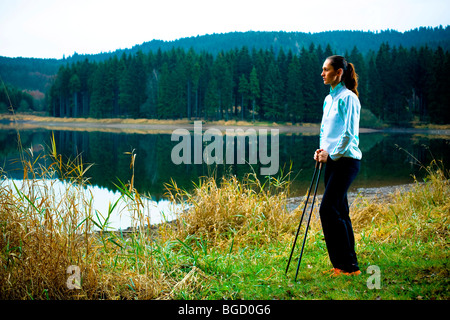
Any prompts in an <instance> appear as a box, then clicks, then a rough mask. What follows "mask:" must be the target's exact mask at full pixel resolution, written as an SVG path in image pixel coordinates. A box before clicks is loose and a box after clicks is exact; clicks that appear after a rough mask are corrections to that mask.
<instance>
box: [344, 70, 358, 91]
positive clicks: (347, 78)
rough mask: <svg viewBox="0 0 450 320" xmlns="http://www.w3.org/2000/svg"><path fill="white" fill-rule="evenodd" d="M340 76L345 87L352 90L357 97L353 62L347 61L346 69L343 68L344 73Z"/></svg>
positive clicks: (356, 75) (356, 81)
mask: <svg viewBox="0 0 450 320" xmlns="http://www.w3.org/2000/svg"><path fill="white" fill-rule="evenodd" d="M342 78H343V81H344V83H345V86H346V87H347V89H349V90H351V91H353V92H354V93H355V94H356V96H358V97H359V93H358V74H357V73H356V72H355V66H354V65H353V63H347V70H344V75H343V76H342Z"/></svg>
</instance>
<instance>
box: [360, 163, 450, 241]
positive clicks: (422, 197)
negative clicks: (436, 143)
mask: <svg viewBox="0 0 450 320" xmlns="http://www.w3.org/2000/svg"><path fill="white" fill-rule="evenodd" d="M422 169H423V170H426V173H427V174H426V178H425V181H423V182H419V181H417V179H415V183H414V184H413V186H412V188H410V189H409V190H408V191H405V190H402V189H399V190H397V191H396V192H395V193H394V194H392V195H391V196H390V197H389V198H388V200H384V201H379V200H378V199H376V198H375V199H371V200H368V199H364V198H360V199H358V201H357V202H356V203H355V204H354V207H353V213H352V222H353V225H354V228H355V232H356V233H360V232H362V231H363V230H370V234H371V236H370V238H371V240H372V241H378V242H388V241H398V240H399V239H401V238H402V239H414V240H416V241H422V242H428V241H434V242H435V243H436V245H437V246H440V247H442V248H446V246H447V244H448V239H449V235H450V221H449V219H450V202H449V201H448V199H450V180H449V177H450V174H449V171H448V170H446V169H445V167H444V165H443V163H442V161H436V160H433V161H432V162H431V163H430V165H428V166H426V167H425V166H422ZM358 237H360V235H358Z"/></svg>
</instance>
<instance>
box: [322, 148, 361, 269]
mask: <svg viewBox="0 0 450 320" xmlns="http://www.w3.org/2000/svg"><path fill="white" fill-rule="evenodd" d="M360 166H361V161H360V160H356V159H351V158H340V159H339V160H336V161H333V160H331V158H330V157H328V160H327V163H326V166H325V192H324V194H323V198H322V203H321V205H320V210H319V212H320V220H321V223H322V229H323V233H324V237H325V242H326V245H327V249H328V255H329V257H330V261H331V263H332V265H333V267H334V268H339V269H341V270H344V271H346V272H353V271H357V270H359V267H358V260H357V258H356V252H355V237H354V234H353V227H352V222H351V221H350V216H349V207H348V199H347V191H348V189H349V187H350V185H351V184H352V182H353V180H354V179H355V178H356V176H357V175H358V172H359V169H360Z"/></svg>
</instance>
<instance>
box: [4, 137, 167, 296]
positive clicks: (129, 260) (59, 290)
mask: <svg viewBox="0 0 450 320" xmlns="http://www.w3.org/2000/svg"><path fill="white" fill-rule="evenodd" d="M131 156H132V161H131V165H132V166H133V165H134V157H135V155H131ZM39 159H40V160H43V161H40V162H39V161H38V160H39ZM18 161H20V162H21V163H22V167H23V169H24V177H23V180H22V181H14V180H12V179H9V178H7V177H6V176H4V175H3V176H2V179H1V181H0V232H1V235H2V236H1V238H0V250H1V251H0V283H1V285H0V299H131V298H136V297H138V298H154V297H156V296H157V295H158V294H159V293H160V291H161V286H164V285H165V281H164V280H161V279H157V278H158V274H157V273H156V272H154V268H153V266H152V263H153V259H152V257H151V255H152V243H151V241H148V238H147V234H146V233H145V230H144V229H143V228H137V230H140V231H139V232H136V233H134V234H132V236H131V238H128V239H125V238H124V237H123V236H122V235H117V234H115V233H110V232H106V231H107V230H108V228H107V226H108V217H109V216H110V214H111V212H112V211H113V209H114V208H115V207H116V206H117V205H118V202H125V204H126V208H127V210H128V211H129V212H132V214H133V221H134V225H135V226H139V225H142V226H143V225H144V223H146V222H148V221H146V219H145V218H146V217H145V216H144V215H143V205H142V203H143V202H142V201H141V199H140V197H141V196H140V195H139V194H138V193H137V192H136V191H135V189H134V187H133V177H132V179H131V181H130V183H129V184H127V185H122V186H121V187H122V192H123V194H122V197H120V198H119V199H118V200H117V202H116V203H112V204H110V207H109V210H108V212H106V213H100V212H98V211H95V210H94V209H93V205H92V203H93V196H92V194H89V192H86V186H87V184H88V180H89V179H88V178H87V177H86V172H87V171H88V169H89V167H90V166H85V165H84V164H83V161H82V158H81V156H78V157H76V158H75V159H63V157H62V156H61V155H59V154H58V153H57V150H56V145H55V143H54V139H52V143H51V147H50V151H49V152H48V153H46V154H34V153H33V149H32V148H30V149H27V150H24V155H23V156H22V157H21V158H20V159H19V160H18ZM42 162H43V163H45V165H42V164H39V163H42ZM94 227H96V228H94ZM70 266H76V267H77V268H79V271H80V275H82V276H81V278H80V280H81V283H79V284H78V283H75V285H77V287H75V288H74V286H73V285H74V283H71V284H72V285H68V281H69V280H71V276H72V275H73V273H72V269H70V268H69V267H70ZM68 271H69V273H68ZM72 280H73V278H72Z"/></svg>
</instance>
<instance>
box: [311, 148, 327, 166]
mask: <svg viewBox="0 0 450 320" xmlns="http://www.w3.org/2000/svg"><path fill="white" fill-rule="evenodd" d="M327 159H328V152H326V151H325V150H323V149H317V150H316V152H315V153H314V160H316V161H319V162H322V163H326V162H327Z"/></svg>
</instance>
